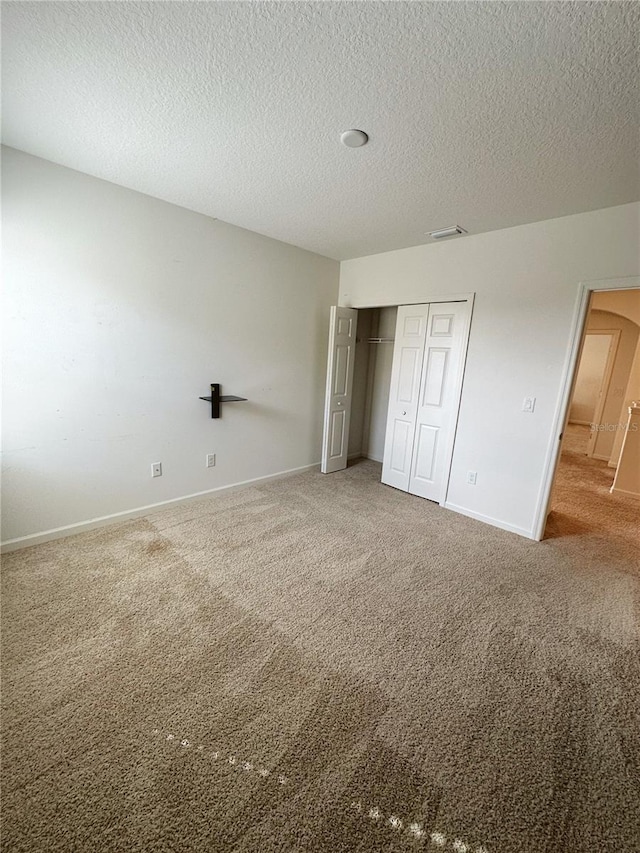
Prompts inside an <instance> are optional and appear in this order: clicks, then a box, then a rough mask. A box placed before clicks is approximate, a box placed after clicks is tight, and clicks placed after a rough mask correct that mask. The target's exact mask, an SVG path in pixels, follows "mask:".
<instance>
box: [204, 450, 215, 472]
mask: <svg viewBox="0 0 640 853" xmlns="http://www.w3.org/2000/svg"><path fill="white" fill-rule="evenodd" d="M205 464H206V466H207V468H215V465H216V454H215V453H207V458H206V460H205Z"/></svg>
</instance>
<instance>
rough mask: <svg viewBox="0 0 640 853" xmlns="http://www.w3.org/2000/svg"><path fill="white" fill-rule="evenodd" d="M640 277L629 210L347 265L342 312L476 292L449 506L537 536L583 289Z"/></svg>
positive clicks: (638, 240)
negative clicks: (470, 475)
mask: <svg viewBox="0 0 640 853" xmlns="http://www.w3.org/2000/svg"><path fill="white" fill-rule="evenodd" d="M463 224H464V223H463ZM639 273H640V205H639V204H637V203H636V204H628V205H622V206H619V207H613V208H608V209H605V210H597V211H593V212H590V213H583V214H579V215H576V216H566V217H562V218H560V219H554V220H548V221H545V222H538V223H534V224H532V225H523V226H519V227H517V228H508V229H505V230H502V231H493V232H490V233H487V234H479V235H476V236H473V235H471V236H467V237H462V238H458V239H455V240H449V241H447V242H444V243H437V244H429V245H424V246H416V247H414V248H411V249H402V250H399V251H395V252H387V253H384V254H380V255H372V256H369V257H365V258H357V259H354V260H351V261H344V262H343V263H342V264H341V273H340V304H341V305H346V306H354V307H363V306H368V305H396V304H403V303H411V302H429V301H431V300H432V299H439V298H443V297H444V298H447V297H451V296H453V295H455V294H460V293H466V292H469V291H474V292H475V293H476V300H475V306H474V313H473V319H472V323H471V336H470V341H469V351H468V357H467V369H466V374H465V381H464V387H463V392H462V403H461V411H460V419H459V425H458V431H457V439H456V447H455V452H454V458H453V464H452V470H451V480H450V488H449V493H448V502H449V504H450V505H452V506H454V507H456V508H458V509H459V510H460V511H462V512H465V513H467V514H470V515H472V516H474V517H478V518H481V519H482V520H485V521H489V522H491V523H494V524H497V525H499V526H503V527H506V528H507V529H511V530H514V531H516V532H519V533H522V534H524V535H535V531H534V524H535V516H536V511H537V508H538V505H539V503H540V492H541V489H542V485H543V478H544V474H545V471H546V460H547V458H548V453H549V447H550V441H551V431H552V427H553V423H554V415H555V413H556V408H557V406H558V404H559V397H560V393H561V379H562V375H563V367H564V363H565V359H566V357H567V353H568V348H569V337H570V334H571V325H572V319H573V314H574V309H575V306H576V300H577V296H578V285H579V282H582V281H590V280H594V279H606V278H618V277H627V276H637V275H638V274H639ZM524 397H536V407H535V412H534V413H533V414H526V413H524V412H522V411H521V407H522V402H523V398H524ZM469 470H473V471H477V472H478V479H477V485H475V486H471V485H467V483H466V473H467V471H469Z"/></svg>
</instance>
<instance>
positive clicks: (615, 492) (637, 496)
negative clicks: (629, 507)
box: [609, 486, 640, 501]
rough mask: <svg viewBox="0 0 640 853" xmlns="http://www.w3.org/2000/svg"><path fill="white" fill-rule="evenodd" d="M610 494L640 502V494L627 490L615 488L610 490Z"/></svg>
mask: <svg viewBox="0 0 640 853" xmlns="http://www.w3.org/2000/svg"><path fill="white" fill-rule="evenodd" d="M609 492H610V494H612V495H624V496H625V498H635V499H636V500H637V501H640V494H638V492H628V491H627V490H626V489H614V488H613V486H612V487H611V488H610V489H609Z"/></svg>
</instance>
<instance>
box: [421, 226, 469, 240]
mask: <svg viewBox="0 0 640 853" xmlns="http://www.w3.org/2000/svg"><path fill="white" fill-rule="evenodd" d="M466 233H467V232H466V231H465V230H464V228H461V227H460V226H459V225H450V226H449V227H448V228H440V229H439V230H438V231H429V237H433V239H434V240H441V239H442V238H443V237H457V236H458V235H459V234H466Z"/></svg>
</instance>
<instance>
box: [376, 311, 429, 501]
mask: <svg viewBox="0 0 640 853" xmlns="http://www.w3.org/2000/svg"><path fill="white" fill-rule="evenodd" d="M428 316H429V306H428V305H401V306H400V307H399V308H398V319H397V322H396V338H395V344H394V349H393V367H392V370H391V387H390V393H389V409H388V414H387V430H386V436H385V444H384V458H383V463H382V482H383V483H386V484H387V485H388V486H395V487H396V488H397V489H403V490H404V491H405V492H406V491H408V489H409V480H410V478H411V459H412V455H413V444H414V440H415V429H416V413H417V411H418V406H419V403H420V380H421V377H422V363H423V358H424V347H425V339H426V331H427V319H428Z"/></svg>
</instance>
